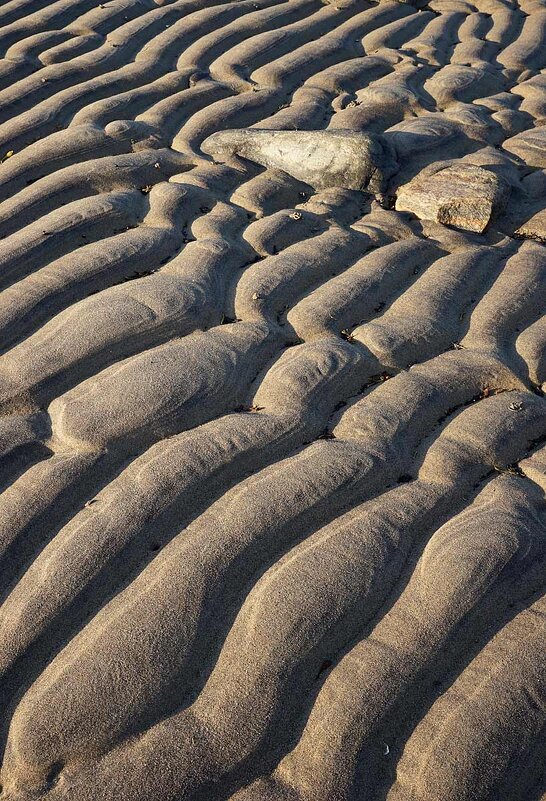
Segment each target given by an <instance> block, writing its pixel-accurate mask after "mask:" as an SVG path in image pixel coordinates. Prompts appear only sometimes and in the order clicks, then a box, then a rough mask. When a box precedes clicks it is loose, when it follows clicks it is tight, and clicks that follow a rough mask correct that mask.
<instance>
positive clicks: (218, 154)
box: [201, 128, 398, 194]
mask: <svg viewBox="0 0 546 801" xmlns="http://www.w3.org/2000/svg"><path fill="white" fill-rule="evenodd" d="M201 149H202V150H203V152H204V153H207V154H208V155H210V156H214V157H215V158H226V157H229V156H242V157H243V158H245V159H249V160H250V161H254V162H256V163H257V164H261V165H262V166H263V167H269V168H276V169H280V170H284V172H286V173H288V175H291V176H292V177H293V178H297V179H298V180H300V181H305V183H307V184H309V185H310V186H312V187H314V188H315V189H330V188H332V187H338V188H341V189H356V190H360V191H367V192H370V193H372V194H380V193H382V192H384V191H385V189H386V185H387V182H388V180H389V178H391V177H392V176H393V175H395V174H396V172H397V171H398V164H397V162H396V158H395V155H394V150H393V149H392V147H391V145H390V144H389V143H388V142H387V141H386V139H385V138H384V137H382V136H377V135H368V134H363V133H360V132H354V131H343V130H342V131H339V130H338V131H267V130H255V129H253V128H240V129H237V130H232V131H219V132H218V133H215V134H212V136H209V137H208V138H207V139H205V141H204V142H203V144H202V146H201Z"/></svg>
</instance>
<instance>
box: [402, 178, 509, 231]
mask: <svg viewBox="0 0 546 801" xmlns="http://www.w3.org/2000/svg"><path fill="white" fill-rule="evenodd" d="M509 191H510V190H509V187H508V184H507V183H506V182H505V181H504V180H503V179H502V178H500V177H499V176H497V175H495V174H494V173H492V172H490V171H489V170H485V169H483V167H476V166H475V165H473V164H464V163H460V162H459V163H454V164H450V165H449V166H446V167H440V168H438V166H437V165H435V167H434V168H432V169H430V168H427V169H426V170H423V172H421V173H419V175H417V176H416V177H415V178H414V179H413V180H412V181H410V182H409V183H408V184H406V185H405V186H402V187H401V188H400V189H399V191H398V196H397V198H396V210H397V211H410V212H412V214H415V215H416V216H417V217H419V218H420V219H422V220H433V221H434V222H439V223H442V224H443V225H451V226H453V227H454V228H461V229H463V230H464V231H475V232H477V233H479V234H481V233H483V231H485V229H486V228H487V226H488V225H489V223H490V222H491V219H492V218H493V217H494V215H495V214H496V213H497V212H498V211H499V210H500V209H501V208H502V207H503V206H504V204H505V202H506V200H507V197H508V194H509Z"/></svg>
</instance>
